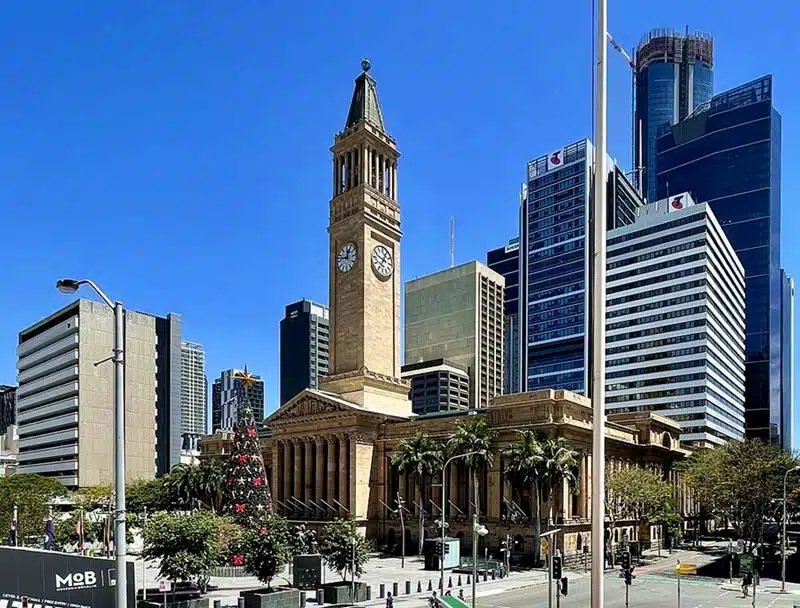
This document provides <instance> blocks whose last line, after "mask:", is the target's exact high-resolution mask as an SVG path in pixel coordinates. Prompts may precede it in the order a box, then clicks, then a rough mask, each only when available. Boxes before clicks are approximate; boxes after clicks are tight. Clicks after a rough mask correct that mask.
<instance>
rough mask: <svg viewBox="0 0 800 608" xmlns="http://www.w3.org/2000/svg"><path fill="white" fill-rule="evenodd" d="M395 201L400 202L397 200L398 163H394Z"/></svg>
mask: <svg viewBox="0 0 800 608" xmlns="http://www.w3.org/2000/svg"><path fill="white" fill-rule="evenodd" d="M394 200H396V201H399V200H400V199H399V198H397V161H394Z"/></svg>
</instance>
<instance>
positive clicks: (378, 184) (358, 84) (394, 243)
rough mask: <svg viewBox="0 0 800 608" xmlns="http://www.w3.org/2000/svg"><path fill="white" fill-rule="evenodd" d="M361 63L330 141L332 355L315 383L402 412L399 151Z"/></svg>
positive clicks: (405, 389)
mask: <svg viewBox="0 0 800 608" xmlns="http://www.w3.org/2000/svg"><path fill="white" fill-rule="evenodd" d="M361 67H362V70H363V72H362V74H361V75H360V76H359V77H358V78H356V81H355V90H354V91H353V99H352V101H351V102H350V110H349V112H348V114H347V121H346V123H345V127H344V130H343V131H341V132H339V133H338V134H337V135H336V137H335V140H334V144H333V147H332V148H331V151H332V152H333V197H332V199H331V202H330V223H329V226H328V233H329V234H330V263H329V273H330V275H329V276H330V307H331V361H330V375H329V376H328V377H327V378H326V379H324V380H323V381H321V383H320V389H321V390H324V391H328V392H332V393H338V394H339V395H341V396H342V397H343V398H345V399H347V400H348V401H352V402H353V403H356V404H358V405H361V406H363V407H368V408H370V409H377V410H381V411H384V412H385V413H387V414H395V415H397V414H399V415H408V414H410V413H411V405H410V403H409V400H408V383H407V382H405V381H403V380H401V379H400V290H401V283H400V238H401V237H402V232H401V231H400V206H399V204H398V202H397V200H398V199H397V160H398V158H399V156H400V153H399V152H398V150H397V145H396V143H395V141H394V139H392V137H390V136H389V134H388V133H387V132H386V128H385V126H384V123H383V113H382V112H381V106H380V103H379V101H378V89H377V83H376V82H375V79H374V78H373V77H372V76H371V75H370V73H369V71H370V63H369V61H368V60H366V59H365V60H364V61H362V62H361Z"/></svg>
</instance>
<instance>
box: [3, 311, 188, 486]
mask: <svg viewBox="0 0 800 608" xmlns="http://www.w3.org/2000/svg"><path fill="white" fill-rule="evenodd" d="M180 325H181V320H180V316H179V315H172V314H171V315H169V316H168V317H166V318H162V317H155V316H153V315H149V314H145V313H139V312H135V311H130V310H129V311H126V313H125V372H126V375H125V402H126V418H125V425H126V436H125V439H126V444H125V449H126V454H125V466H126V475H127V479H128V480H131V481H133V480H137V479H152V478H153V476H154V475H155V473H156V472H157V471H158V470H164V469H166V470H169V468H170V467H171V464H177V462H178V461H179V458H180V337H179V336H180ZM113 328H114V317H113V313H112V311H111V310H110V309H109V308H108V307H107V306H106V305H105V304H103V303H100V302H94V301H91V300H83V299H81V300H77V301H75V302H73V303H72V304H70V305H69V306H67V307H65V308H63V309H61V310H60V311H58V312H56V313H53V314H52V315H50V316H48V317H46V318H45V319H43V320H41V321H39V322H38V323H36V324H34V325H32V326H30V327H28V328H27V329H24V330H23V331H22V332H20V334H19V345H18V347H17V371H18V373H17V379H18V382H19V387H18V389H17V419H18V424H19V441H18V449H19V460H18V462H19V466H18V471H19V472H20V473H38V474H41V475H46V476H50V477H54V478H55V479H57V480H58V481H60V482H61V483H62V484H64V485H65V486H67V487H68V488H76V487H86V486H96V485H104V484H110V483H111V482H112V480H113V466H112V464H113V461H112V458H113V443H114V442H113V437H114V424H113V419H114V416H113V403H114V381H113V364H112V362H111V360H110V354H111V349H112V344H113ZM174 334H177V335H178V352H177V365H176V364H175V358H174V357H173V356H172V355H173V353H172V346H173V345H172V344H171V343H170V337H171V335H174ZM173 342H174V341H173ZM176 387H177V393H176V391H175V389H176ZM176 421H177V422H176ZM173 461H174V462H173Z"/></svg>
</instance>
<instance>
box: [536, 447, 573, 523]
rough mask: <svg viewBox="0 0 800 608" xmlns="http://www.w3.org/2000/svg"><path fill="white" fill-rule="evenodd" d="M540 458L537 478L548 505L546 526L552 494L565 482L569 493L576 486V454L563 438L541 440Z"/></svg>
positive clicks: (550, 508) (543, 497)
mask: <svg viewBox="0 0 800 608" xmlns="http://www.w3.org/2000/svg"><path fill="white" fill-rule="evenodd" d="M540 441H541V446H542V458H541V461H540V462H539V474H538V478H539V479H540V480H541V482H540V487H541V491H542V499H543V501H544V502H545V504H547V505H548V509H547V511H548V514H549V515H548V525H549V523H550V521H551V520H552V510H553V508H552V504H553V494H554V492H555V490H556V488H558V487H560V486H561V483H562V482H564V481H566V482H567V485H568V486H569V489H570V491H573V492H574V491H575V490H576V489H577V486H578V453H577V452H576V451H575V450H573V449H572V448H570V447H569V444H567V440H566V439H564V438H563V437H546V438H544V439H541V440H540Z"/></svg>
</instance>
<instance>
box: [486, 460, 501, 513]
mask: <svg viewBox="0 0 800 608" xmlns="http://www.w3.org/2000/svg"><path fill="white" fill-rule="evenodd" d="M486 479H487V481H488V487H487V489H486V490H487V491H486V502H487V504H486V506H485V508H484V510H485V511H486V515H487V516H488V517H489V519H495V520H496V519H500V484H501V483H502V479H501V474H500V454H498V453H497V452H495V453H494V454H493V455H492V466H491V467H490V468H489V474H488V475H487V476H486Z"/></svg>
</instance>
